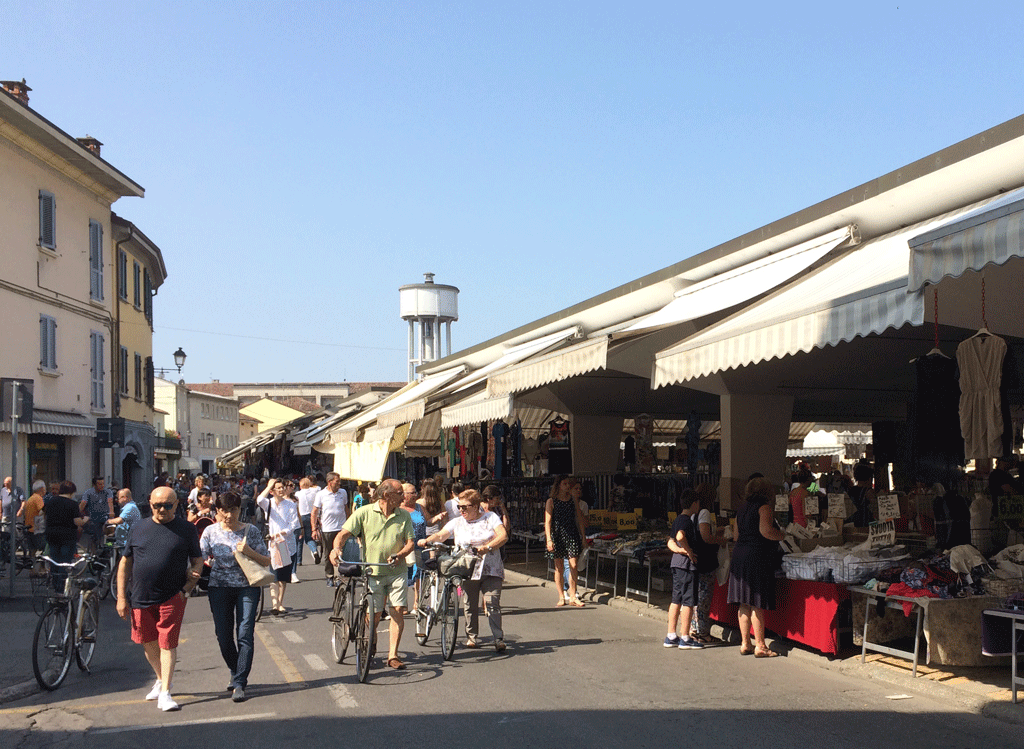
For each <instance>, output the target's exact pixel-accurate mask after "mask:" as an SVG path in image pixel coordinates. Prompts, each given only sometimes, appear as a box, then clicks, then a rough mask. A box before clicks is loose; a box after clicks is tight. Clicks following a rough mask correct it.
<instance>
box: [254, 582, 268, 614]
mask: <svg viewBox="0 0 1024 749" xmlns="http://www.w3.org/2000/svg"><path fill="white" fill-rule="evenodd" d="M266 597H267V588H266V586H264V587H262V588H260V601H259V603H258V604H257V605H256V621H259V620H260V619H262V618H263V601H264V600H265V599H266Z"/></svg>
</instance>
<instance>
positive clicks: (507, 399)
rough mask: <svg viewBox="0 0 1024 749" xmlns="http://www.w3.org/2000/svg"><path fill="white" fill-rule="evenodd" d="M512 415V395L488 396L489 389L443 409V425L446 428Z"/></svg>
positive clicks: (495, 419)
mask: <svg viewBox="0 0 1024 749" xmlns="http://www.w3.org/2000/svg"><path fill="white" fill-rule="evenodd" d="M511 415H512V396H511V395H499V396H498V397H497V398H488V397H487V391H486V390H484V391H481V392H479V393H476V394H475V395H471V396H469V397H468V398H464V399H463V400H461V401H459V402H458V403H456V404H454V405H451V406H448V407H447V408H442V409H441V426H442V427H443V428H445V429H450V428H451V427H461V426H466V425H468V424H479V423H480V422H481V421H497V420H498V419H507V418H508V417H509V416H511Z"/></svg>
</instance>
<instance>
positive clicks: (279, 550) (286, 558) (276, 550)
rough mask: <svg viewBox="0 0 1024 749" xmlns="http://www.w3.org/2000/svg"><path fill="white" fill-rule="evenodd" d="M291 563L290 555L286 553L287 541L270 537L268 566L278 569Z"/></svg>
mask: <svg viewBox="0 0 1024 749" xmlns="http://www.w3.org/2000/svg"><path fill="white" fill-rule="evenodd" d="M291 563H292V555H291V554H289V553H288V542H287V541H286V540H284V539H283V538H279V537H275V538H272V539H270V566H271V567H273V568H274V569H275V570H279V569H281V568H282V567H285V566H287V565H289V564H291Z"/></svg>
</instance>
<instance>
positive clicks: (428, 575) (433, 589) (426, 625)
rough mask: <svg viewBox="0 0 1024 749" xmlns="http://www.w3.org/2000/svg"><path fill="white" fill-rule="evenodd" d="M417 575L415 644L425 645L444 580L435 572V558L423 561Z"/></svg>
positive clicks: (435, 619)
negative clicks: (418, 583)
mask: <svg viewBox="0 0 1024 749" xmlns="http://www.w3.org/2000/svg"><path fill="white" fill-rule="evenodd" d="M445 548H447V547H445ZM424 551H425V550H424ZM419 575H420V597H419V600H418V601H417V602H416V642H418V643H419V644H420V645H426V644H427V638H428V637H430V630H432V629H433V628H434V622H436V621H437V612H438V609H439V608H440V603H441V590H442V588H443V587H444V578H443V577H441V575H440V573H439V572H438V570H437V558H436V557H435V558H434V559H424V560H423V565H422V569H420V572H419Z"/></svg>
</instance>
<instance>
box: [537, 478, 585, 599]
mask: <svg viewBox="0 0 1024 749" xmlns="http://www.w3.org/2000/svg"><path fill="white" fill-rule="evenodd" d="M574 483H575V482H574V481H573V479H571V478H569V477H568V476H558V477H556V478H555V483H554V484H552V486H551V496H550V497H548V501H547V503H546V504H545V505H544V533H545V535H546V536H547V539H548V552H547V557H548V558H549V559H552V560H553V561H554V564H555V590H557V591H558V603H556V604H555V605H556V606H565V604H566V599H565V598H563V597H562V579H563V574H564V573H563V571H562V560H563V559H564V560H567V561H568V562H569V600H568V604H569V605H570V606H575V607H576V608H583V605H584V604H583V601H581V600H580V599H579V596H577V595H576V580H577V578H578V576H579V573H578V571H577V568H576V562H577V560H578V559H579V556H580V553H581V552H582V551H583V539H584V538H585V537H586V533H585V530H584V529H585V528H586V526H585V525H584V520H583V513H582V512H581V511H580V506H579V503H577V502H576V500H575V499H573V496H572V487H573V484H574Z"/></svg>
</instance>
